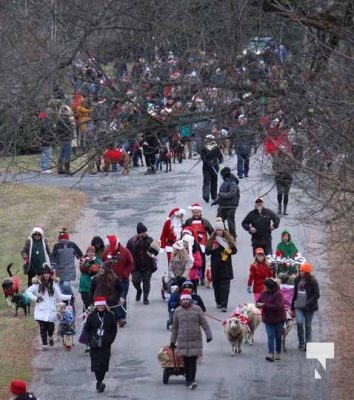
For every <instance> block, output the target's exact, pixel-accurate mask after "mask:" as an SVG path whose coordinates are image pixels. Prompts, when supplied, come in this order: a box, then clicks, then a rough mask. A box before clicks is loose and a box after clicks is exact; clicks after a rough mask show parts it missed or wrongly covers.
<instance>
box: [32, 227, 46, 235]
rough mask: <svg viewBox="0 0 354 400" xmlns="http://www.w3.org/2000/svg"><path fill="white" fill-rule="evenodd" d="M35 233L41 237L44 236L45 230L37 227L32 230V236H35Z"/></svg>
mask: <svg viewBox="0 0 354 400" xmlns="http://www.w3.org/2000/svg"><path fill="white" fill-rule="evenodd" d="M35 233H39V234H40V235H42V236H43V229H42V228H41V227H40V226H35V227H34V228H33V229H32V232H31V236H32V235H33V234H35Z"/></svg>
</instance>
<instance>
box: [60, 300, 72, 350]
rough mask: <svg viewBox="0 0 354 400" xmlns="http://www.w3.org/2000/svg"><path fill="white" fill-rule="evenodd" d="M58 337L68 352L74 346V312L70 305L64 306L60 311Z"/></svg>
mask: <svg viewBox="0 0 354 400" xmlns="http://www.w3.org/2000/svg"><path fill="white" fill-rule="evenodd" d="M59 315H60V319H59V332H58V333H59V336H61V338H62V341H63V346H64V348H65V349H66V350H67V351H70V350H71V348H72V346H73V344H74V336H75V312H74V308H73V306H72V305H67V304H64V306H63V308H62V310H61V311H60V314H59Z"/></svg>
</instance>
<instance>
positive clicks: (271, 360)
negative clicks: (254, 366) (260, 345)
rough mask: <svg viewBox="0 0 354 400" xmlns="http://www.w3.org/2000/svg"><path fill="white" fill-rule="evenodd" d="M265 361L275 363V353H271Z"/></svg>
mask: <svg viewBox="0 0 354 400" xmlns="http://www.w3.org/2000/svg"><path fill="white" fill-rule="evenodd" d="M265 359H266V360H267V361H270V362H274V354H273V353H269V354H268V355H267V356H266V358H265Z"/></svg>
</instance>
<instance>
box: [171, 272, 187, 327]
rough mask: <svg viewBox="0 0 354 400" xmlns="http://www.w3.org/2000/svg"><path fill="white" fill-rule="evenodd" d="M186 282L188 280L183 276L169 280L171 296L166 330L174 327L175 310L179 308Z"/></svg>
mask: <svg viewBox="0 0 354 400" xmlns="http://www.w3.org/2000/svg"><path fill="white" fill-rule="evenodd" d="M185 280H186V279H185V278H184V277H182V276H177V277H173V278H171V279H170V280H169V283H168V292H169V296H168V302H167V310H168V320H167V322H166V329H170V326H171V325H172V319H173V314H174V312H175V309H176V308H177V307H178V306H179V300H180V293H181V287H182V285H183V282H185Z"/></svg>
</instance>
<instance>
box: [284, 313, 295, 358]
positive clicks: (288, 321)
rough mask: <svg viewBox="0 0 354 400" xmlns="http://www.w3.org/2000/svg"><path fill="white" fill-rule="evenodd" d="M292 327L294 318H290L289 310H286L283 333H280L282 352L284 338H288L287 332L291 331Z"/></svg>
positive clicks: (285, 349)
mask: <svg viewBox="0 0 354 400" xmlns="http://www.w3.org/2000/svg"><path fill="white" fill-rule="evenodd" d="M293 325H294V318H293V316H292V313H291V310H290V309H288V310H286V321H285V324H284V326H283V331H282V338H281V341H282V346H283V351H284V352H286V351H287V348H286V337H287V336H288V334H289V332H290V331H291V329H292V327H293Z"/></svg>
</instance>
